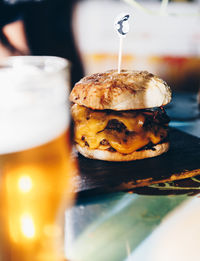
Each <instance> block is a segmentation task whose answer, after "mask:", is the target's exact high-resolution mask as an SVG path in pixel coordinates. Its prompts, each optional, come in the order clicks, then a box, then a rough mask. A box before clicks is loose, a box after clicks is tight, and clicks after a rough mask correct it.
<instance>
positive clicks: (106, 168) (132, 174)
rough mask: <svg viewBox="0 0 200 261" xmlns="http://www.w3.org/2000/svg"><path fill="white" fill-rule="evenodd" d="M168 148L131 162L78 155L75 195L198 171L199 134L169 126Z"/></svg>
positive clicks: (168, 179) (121, 188)
mask: <svg viewBox="0 0 200 261" xmlns="http://www.w3.org/2000/svg"><path fill="white" fill-rule="evenodd" d="M170 144H171V145H170V150H169V151H168V152H167V153H165V154H163V155H161V156H158V157H155V158H149V159H144V160H137V161H132V162H106V161H99V160H91V159H87V158H85V157H83V156H81V155H79V156H78V162H79V169H80V178H79V182H78V183H79V184H78V187H77V190H76V192H77V193H78V196H79V197H82V196H92V195H96V194H104V193H108V192H109V193H110V192H115V191H125V190H130V189H133V188H137V187H144V186H149V185H152V184H158V183H164V182H172V181H177V180H183V179H186V178H190V177H194V176H197V175H200V138H197V137H195V136H192V135H189V134H187V133H184V132H181V131H179V130H177V129H174V128H170Z"/></svg>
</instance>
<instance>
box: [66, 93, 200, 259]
mask: <svg viewBox="0 0 200 261" xmlns="http://www.w3.org/2000/svg"><path fill="white" fill-rule="evenodd" d="M166 109H167V113H168V115H169V116H170V117H171V123H170V126H172V127H175V128H178V129H179V130H182V131H184V132H186V133H189V134H192V135H194V136H196V137H200V118H199V111H198V105H197V99H196V94H194V93H175V94H174V97H173V102H172V103H171V104H170V105H169V106H168V107H167V108H166ZM180 153H181V152H180ZM199 167H200V161H199ZM197 182H200V181H198V180H197ZM199 187H200V183H199ZM176 189H177V190H178V187H177V188H176V187H174V190H176ZM144 191H145V188H144V189H143V190H141V191H140V192H139V193H140V194H139V193H135V192H134V193H133V192H131V193H130V192H116V193H111V194H107V195H99V196H92V197H86V198H81V197H80V198H79V199H78V200H77V202H76V204H75V205H74V206H73V207H72V208H70V209H69V210H67V211H66V215H65V217H66V219H65V221H66V222H65V251H66V256H67V257H68V258H69V260H75V261H79V260H80V261H86V260H87V261H90V260H95V261H100V260H102V261H107V260H108V261H112V260H113V261H129V260H134V261H140V260H141V261H165V260H166V261H167V260H176V261H179V260H181V261H182V260H193V261H196V260H200V254H199V253H198V244H197V243H198V242H200V226H199V225H198V223H199V222H198V220H199V219H200V198H199V197H198V195H197V196H188V194H187V189H185V191H184V190H183V192H182V193H181V194H180V193H179V195H145V193H143V192H144Z"/></svg>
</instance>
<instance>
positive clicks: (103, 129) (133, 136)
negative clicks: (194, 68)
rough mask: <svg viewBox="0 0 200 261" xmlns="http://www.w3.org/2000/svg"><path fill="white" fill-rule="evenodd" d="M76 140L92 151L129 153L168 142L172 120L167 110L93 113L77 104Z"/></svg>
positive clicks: (75, 120) (74, 115)
mask: <svg viewBox="0 0 200 261" xmlns="http://www.w3.org/2000/svg"><path fill="white" fill-rule="evenodd" d="M72 117H73V119H74V122H75V141H76V143H78V144H79V145H80V146H82V147H85V146H88V148H89V149H101V150H109V151H113V152H114V151H118V152H120V153H122V154H130V153H132V152H134V151H138V150H143V149H153V146H154V145H156V144H158V143H162V142H163V141H164V140H166V139H167V133H168V131H167V128H168V123H169V117H168V116H167V115H166V113H165V111H164V109H163V108H162V107H161V108H156V109H149V110H133V111H117V112H116V111H112V110H102V111H97V110H92V109H89V108H86V107H84V106H80V105H77V104H74V105H73V106H72Z"/></svg>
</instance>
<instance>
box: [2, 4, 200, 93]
mask: <svg viewBox="0 0 200 261" xmlns="http://www.w3.org/2000/svg"><path fill="white" fill-rule="evenodd" d="M121 12H128V13H130V15H131V17H130V20H129V21H130V31H129V33H128V34H127V37H126V38H125V39H124V41H123V60H122V68H125V69H137V70H141V69H142V70H148V71H150V72H152V73H155V74H157V75H159V76H160V77H162V78H163V79H164V80H166V81H167V82H168V83H169V84H170V86H171V87H172V89H173V90H181V91H193V92H196V91H197V90H198V89H199V86H200V1H198V0H196V1H195V0H193V1H180V0H179V1H166V0H164V1H159V0H154V1H151V0H146V1H144V0H137V1H134V0H121V1H120V0H82V1H80V0H79V1H78V0H77V1H75V0H74V1H73V0H35V1H34V0H32V1H31V0H21V1H20V0H0V28H1V34H0V39H1V44H0V59H2V58H3V57H5V56H8V55H24V54H25V55H26V54H32V55H56V56H61V57H64V58H67V59H69V60H70V61H71V63H72V84H74V83H75V82H76V81H78V80H79V79H80V78H81V77H82V76H83V75H85V74H91V73H95V72H101V71H105V70H107V69H112V68H117V56H118V46H119V39H118V36H117V34H116V32H115V31H114V20H115V17H116V16H117V15H118V14H119V13H121Z"/></svg>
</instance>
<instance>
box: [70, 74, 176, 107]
mask: <svg viewBox="0 0 200 261" xmlns="http://www.w3.org/2000/svg"><path fill="white" fill-rule="evenodd" d="M70 100H71V102H74V103H77V104H79V105H83V106H86V107H88V108H91V109H96V110H105V109H111V110H116V111H120V110H136V109H146V108H153V107H160V106H163V105H166V104H168V103H169V102H170V100H171V90H170V87H169V86H168V85H167V84H166V83H165V82H164V81H163V80H161V79H160V78H158V77H157V76H155V75H153V74H151V73H148V72H147V71H131V70H122V71H121V72H120V73H118V72H117V71H116V70H109V71H106V72H104V73H96V74H93V75H91V76H86V77H84V78H83V79H81V80H80V81H79V82H78V83H76V84H75V86H74V88H73V90H72V92H71V94H70Z"/></svg>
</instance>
